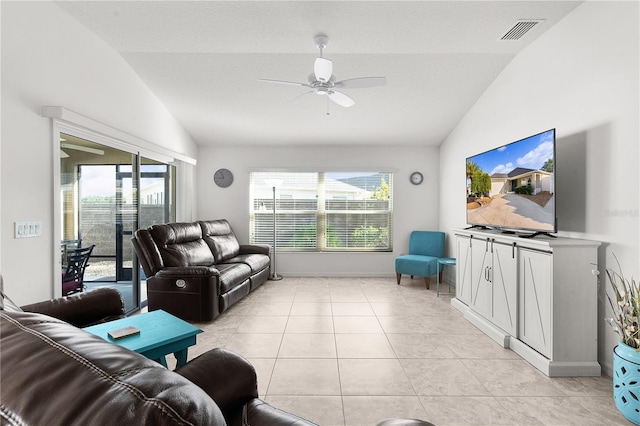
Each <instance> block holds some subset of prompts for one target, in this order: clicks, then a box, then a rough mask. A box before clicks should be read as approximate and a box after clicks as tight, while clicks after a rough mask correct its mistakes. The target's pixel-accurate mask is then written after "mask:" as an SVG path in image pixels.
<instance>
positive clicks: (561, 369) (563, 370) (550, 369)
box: [509, 337, 601, 377]
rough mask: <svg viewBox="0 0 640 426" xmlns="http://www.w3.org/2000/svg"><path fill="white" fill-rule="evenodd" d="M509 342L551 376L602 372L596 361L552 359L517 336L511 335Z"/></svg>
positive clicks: (591, 374) (585, 375)
mask: <svg viewBox="0 0 640 426" xmlns="http://www.w3.org/2000/svg"><path fill="white" fill-rule="evenodd" d="M509 344H510V346H511V350H512V351H514V352H515V353H517V354H518V355H520V356H521V357H522V358H523V359H524V360H526V361H527V362H529V363H530V364H531V365H533V366H534V367H535V368H537V369H538V370H540V371H542V372H543V373H544V374H546V375H547V376H549V377H578V376H580V377H592V376H600V374H601V368H600V364H598V363H597V362H595V361H593V362H589V361H587V362H577V361H573V362H560V361H551V360H550V359H549V358H547V357H545V356H543V355H542V354H540V353H539V352H537V351H536V350H534V349H532V348H531V347H530V346H528V345H527V344H526V343H522V342H521V341H520V340H518V339H516V338H515V337H511V339H510V343H509Z"/></svg>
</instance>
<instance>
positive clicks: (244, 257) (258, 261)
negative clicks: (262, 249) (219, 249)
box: [222, 254, 271, 275]
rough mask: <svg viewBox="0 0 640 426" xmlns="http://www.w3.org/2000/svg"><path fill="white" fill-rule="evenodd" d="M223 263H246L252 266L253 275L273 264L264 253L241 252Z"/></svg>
mask: <svg viewBox="0 0 640 426" xmlns="http://www.w3.org/2000/svg"><path fill="white" fill-rule="evenodd" d="M222 263H244V264H245V265H247V266H248V267H249V268H251V275H253V274H255V273H258V272H260V271H262V270H263V269H265V268H267V267H268V266H269V265H270V264H271V259H270V258H269V256H266V255H264V254H240V255H238V256H236V257H232V258H231V259H227V260H225V261H224V262H222Z"/></svg>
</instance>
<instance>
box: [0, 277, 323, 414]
mask: <svg viewBox="0 0 640 426" xmlns="http://www.w3.org/2000/svg"><path fill="white" fill-rule="evenodd" d="M0 301H1V302H2V304H1V306H0V307H1V308H2V309H1V310H0V348H1V350H0V380H1V382H0V424H2V425H49V426H53V425H65V426H71V425H83V426H85V425H118V426H126V425H136V426H139V425H248V424H250V425H253V426H259V425H274V426H277V425H299V426H302V425H313V424H314V423H311V422H308V421H306V420H304V419H302V418H300V417H297V416H295V415H293V414H290V413H287V412H285V411H282V410H279V409H278V408H276V407H274V406H272V405H269V404H268V403H266V402H264V401H262V400H260V399H258V392H257V385H256V373H255V370H254V369H253V367H252V366H251V364H249V363H248V362H247V361H246V360H245V359H244V358H242V357H240V356H239V355H236V354H234V353H232V352H229V351H226V350H224V349H213V350H211V351H209V352H206V353H205V354H203V355H201V356H199V357H197V358H195V359H193V360H192V361H190V362H188V363H187V364H185V365H183V366H182V367H180V368H178V369H177V370H176V371H175V372H174V371H170V370H168V369H166V368H164V367H162V366H161V365H160V364H158V363H157V362H155V361H151V360H149V359H147V358H145V357H143V356H142V355H140V354H137V353H135V352H132V351H130V350H128V349H126V348H123V347H121V346H118V345H115V344H113V343H109V342H107V341H105V340H103V339H101V338H100V337H98V336H94V335H92V334H89V333H87V332H85V331H83V330H81V329H80V328H77V327H75V326H73V325H71V324H70V323H69V322H71V323H74V324H76V325H78V326H86V325H89V324H93V323H99V322H102V321H106V320H109V319H112V318H116V317H119V316H121V315H123V314H124V311H123V304H122V299H121V298H120V295H119V293H118V292H117V291H116V290H113V289H106V288H105V289H99V290H94V291H90V292H87V293H82V294H79V295H74V296H69V297H68V298H62V299H57V300H53V301H50V302H43V303H38V304H34V305H28V306H24V307H23V308H24V309H30V310H36V309H37V310H40V311H43V312H48V313H49V314H52V315H54V314H55V315H57V316H58V317H59V318H64V319H65V321H63V320H61V319H57V318H54V317H52V316H48V315H44V314H42V313H34V312H26V311H24V310H22V309H20V308H18V307H17V306H15V305H14V304H12V303H11V302H10V301H9V300H5V298H4V295H2V299H0ZM118 301H119V303H118ZM89 308H90V309H89ZM94 308H95V309H94ZM66 321H69V322H66Z"/></svg>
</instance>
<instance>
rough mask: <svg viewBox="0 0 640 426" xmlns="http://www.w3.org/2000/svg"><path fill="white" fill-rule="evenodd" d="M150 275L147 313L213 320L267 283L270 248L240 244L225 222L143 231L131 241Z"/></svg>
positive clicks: (193, 319) (176, 225) (223, 220)
mask: <svg viewBox="0 0 640 426" xmlns="http://www.w3.org/2000/svg"><path fill="white" fill-rule="evenodd" d="M132 243H133V247H134V248H135V250H136V253H137V255H138V259H139V260H140V263H141V265H142V268H143V269H144V272H145V274H146V276H147V298H148V303H149V310H154V309H163V310H165V311H167V312H170V313H171V314H173V315H175V316H177V317H180V318H182V319H185V320H192V321H209V320H212V319H213V318H215V317H217V316H218V315H219V314H221V313H222V312H224V311H226V310H227V309H229V307H230V306H232V305H233V304H234V303H236V302H238V301H239V300H240V299H242V298H243V297H244V296H246V295H247V294H249V292H250V291H252V290H255V289H256V288H257V287H258V286H260V285H261V284H262V283H264V282H265V281H266V280H267V279H268V278H269V273H270V270H271V269H270V265H271V260H270V258H269V249H270V247H269V246H268V245H264V244H253V245H251V244H239V243H238V240H237V239H236V236H235V234H234V233H233V230H232V229H231V225H229V222H228V221H227V220H225V219H221V220H208V221H199V222H192V223H167V224H162V225H152V226H150V227H149V228H147V229H139V230H137V231H136V232H135V235H134V237H133V239H132Z"/></svg>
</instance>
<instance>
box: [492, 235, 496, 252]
mask: <svg viewBox="0 0 640 426" xmlns="http://www.w3.org/2000/svg"><path fill="white" fill-rule="evenodd" d="M495 241H496V239H495V238H492V239H491V253H493V243H494V242H495Z"/></svg>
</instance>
